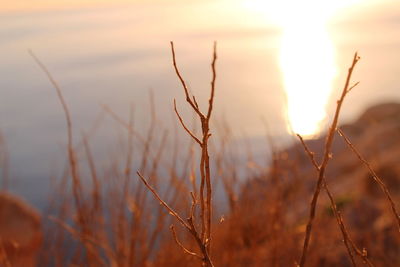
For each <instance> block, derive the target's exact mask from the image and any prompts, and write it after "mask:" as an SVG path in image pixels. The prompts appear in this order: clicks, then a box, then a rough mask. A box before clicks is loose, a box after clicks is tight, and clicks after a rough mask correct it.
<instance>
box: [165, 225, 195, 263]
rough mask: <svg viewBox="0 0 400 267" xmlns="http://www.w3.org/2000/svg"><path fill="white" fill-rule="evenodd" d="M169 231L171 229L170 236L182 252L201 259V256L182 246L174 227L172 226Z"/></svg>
mask: <svg viewBox="0 0 400 267" xmlns="http://www.w3.org/2000/svg"><path fill="white" fill-rule="evenodd" d="M170 229H171V232H172V235H173V236H174V240H175V242H176V244H178V246H179V247H180V248H181V249H182V250H183V252H185V253H187V254H189V255H192V256H195V257H197V258H200V259H201V256H199V255H197V254H196V253H194V252H192V251H190V250H188V249H187V248H185V246H183V245H182V243H181V242H180V241H179V239H178V236H177V235H176V232H175V227H174V226H173V225H171V226H170Z"/></svg>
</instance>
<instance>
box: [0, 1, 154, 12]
mask: <svg viewBox="0 0 400 267" xmlns="http://www.w3.org/2000/svg"><path fill="white" fill-rule="evenodd" d="M141 1H142V2H154V0H149V1H143V0H112V1H110V0H12V1H10V0H0V12H1V11H13V10H34V9H49V8H65V7H67V8H68V7H82V6H91V5H94V4H95V5H108V4H118V3H132V2H141Z"/></svg>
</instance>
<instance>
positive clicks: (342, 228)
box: [297, 134, 374, 267]
mask: <svg viewBox="0 0 400 267" xmlns="http://www.w3.org/2000/svg"><path fill="white" fill-rule="evenodd" d="M297 137H298V138H299V139H300V142H301V144H302V145H303V148H304V150H305V151H306V153H307V155H308V157H309V158H310V161H311V162H312V164H313V165H314V167H315V169H316V170H317V171H319V169H320V166H319V165H318V163H317V161H316V160H315V157H314V153H313V152H312V151H311V150H310V149H309V147H308V146H307V144H306V143H305V142H304V139H303V138H302V137H301V135H299V134H297ZM322 186H323V187H324V189H325V192H326V193H327V195H328V198H329V200H330V203H331V207H332V210H333V213H334V215H335V218H336V221H337V223H338V226H339V228H340V231H341V232H342V236H343V242H344V244H345V246H346V249H347V252H348V254H349V257H350V260H351V263H352V264H353V266H356V263H355V261H354V257H353V253H352V251H351V249H350V246H351V248H352V249H353V250H354V251H355V253H356V254H357V255H358V256H360V257H361V258H362V260H363V261H364V262H365V263H366V264H367V265H368V266H370V267H371V266H374V265H373V264H372V263H371V261H370V260H369V259H368V257H367V255H365V253H362V251H361V250H360V249H359V248H358V247H357V246H356V244H355V243H354V241H353V240H352V239H351V237H350V235H349V233H348V231H347V229H346V226H345V225H344V221H343V217H342V214H341V213H340V211H339V210H338V208H337V206H336V203H335V199H334V197H333V194H332V193H331V191H330V189H329V187H328V184H327V183H326V179H325V177H324V179H323V184H322Z"/></svg>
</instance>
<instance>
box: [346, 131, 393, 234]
mask: <svg viewBox="0 0 400 267" xmlns="http://www.w3.org/2000/svg"><path fill="white" fill-rule="evenodd" d="M338 132H339V134H340V136H341V137H343V140H344V141H345V142H346V144H347V145H348V147H349V148H350V149H351V150H352V151H353V152H354V154H356V156H357V157H358V159H359V160H360V161H361V162H362V163H363V164H364V166H365V167H367V169H368V171H369V172H370V174H371V175H372V178H373V179H374V181H375V182H377V183H378V185H379V187H380V188H381V190H382V192H383V193H384V194H385V196H386V198H387V200H388V202H389V205H390V208H391V210H392V213H393V216H394V217H395V220H396V223H397V227H398V230H399V232H400V216H399V213H398V212H397V208H396V204H395V203H394V201H393V199H392V196H391V195H390V193H389V189H388V188H387V186H386V185H385V183H384V182H383V181H382V179H380V178H379V176H378V175H377V174H376V172H375V171H374V170H373V169H372V167H371V165H370V164H369V163H368V161H367V160H366V159H365V158H364V157H363V156H362V155H361V154H360V152H359V151H358V150H357V149H356V147H355V146H354V145H353V144H352V143H351V141H350V140H349V139H348V138H347V137H346V135H345V134H344V133H343V131H342V130H340V129H338Z"/></svg>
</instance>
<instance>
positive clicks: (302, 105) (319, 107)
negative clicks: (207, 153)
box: [0, 0, 400, 177]
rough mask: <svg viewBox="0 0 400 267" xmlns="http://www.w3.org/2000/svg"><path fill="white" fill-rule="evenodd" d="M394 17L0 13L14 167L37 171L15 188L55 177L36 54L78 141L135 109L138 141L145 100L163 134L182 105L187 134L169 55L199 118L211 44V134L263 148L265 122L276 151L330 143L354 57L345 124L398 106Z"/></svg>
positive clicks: (297, 4)
mask: <svg viewBox="0 0 400 267" xmlns="http://www.w3.org/2000/svg"><path fill="white" fill-rule="evenodd" d="M349 3H352V5H349ZM398 14H400V1H394V0H387V1H385V0H364V1H363V0H351V1H338V0H336V1H317V0H303V1H299V0H293V1H290V0H286V1H283V0H282V1H262V0H215V1H212V0H209V1H204V0H203V1H196V0H189V1H188V0H185V1H183V0H174V1H171V0H168V1H167V0H166V1H162V0H154V1H148V0H146V1H145V0H143V1H141V0H136V1H125V0H117V1H106V0H93V1H90V0H86V1H78V0H72V1H44V0H42V1H41V0H38V1H33V0H15V1H5V0H0V18H1V23H0V58H1V59H2V60H1V63H0V77H1V78H0V88H1V89H0V101H1V104H0V122H1V123H0V129H1V130H2V131H3V132H4V135H5V137H6V139H7V142H8V145H9V147H10V150H11V151H13V158H14V162H15V166H17V165H18V164H21V162H22V163H23V164H25V165H26V166H29V167H27V168H25V169H24V170H19V171H20V172H28V171H27V170H29V173H21V174H19V175H20V176H21V177H24V176H28V175H32V174H33V173H36V175H37V176H42V175H43V170H44V169H46V168H47V167H48V166H47V165H46V166H43V165H40V164H47V163H46V162H47V161H46V159H49V158H53V156H54V154H56V152H55V151H57V149H55V147H56V148H58V145H59V144H60V143H63V141H64V138H65V124H64V121H63V114H62V109H61V108H60V106H59V103H58V102H57V99H56V97H55V94H54V89H53V88H52V87H51V85H50V84H49V82H48V80H47V79H46V77H45V76H44V75H43V73H42V72H41V71H40V70H39V69H38V68H37V66H36V65H35V64H34V62H33V61H32V58H31V57H30V56H29V54H28V53H27V50H28V49H31V50H33V51H34V52H35V54H36V55H37V56H38V57H39V58H40V59H41V60H42V61H43V62H44V63H45V64H46V65H47V66H48V68H49V70H50V71H51V72H52V74H53V75H54V76H55V78H56V79H57V81H59V83H60V85H61V86H62V88H63V91H64V94H65V98H66V99H67V102H68V104H69V107H70V109H71V113H72V117H73V120H74V126H75V127H76V134H79V133H80V131H81V130H87V128H88V127H89V126H88V125H91V124H92V122H93V121H95V120H96V117H97V115H98V113H99V112H100V111H101V105H102V104H106V105H108V106H110V107H111V108H112V109H113V110H114V111H115V112H116V113H118V114H120V115H121V116H124V115H126V114H127V110H128V109H129V105H130V104H132V103H134V104H135V106H136V110H137V113H136V116H137V125H138V128H140V129H147V125H148V123H149V113H148V106H149V104H148V99H149V94H150V93H149V92H150V89H151V90H153V93H154V96H155V97H154V101H155V102H156V107H157V113H158V115H159V117H160V121H161V122H162V123H161V124H160V125H161V126H162V127H170V128H172V126H171V125H173V123H176V118H175V117H174V114H173V108H172V103H173V99H174V98H176V100H177V103H178V106H179V107H180V108H181V111H182V115H183V116H184V117H185V118H186V119H188V121H190V118H191V117H190V116H191V113H190V110H188V109H187V108H186V106H185V105H184V103H185V102H184V98H183V95H182V90H181V89H182V88H181V87H180V84H179V81H178V80H177V78H176V76H175V73H174V71H173V68H172V65H171V54H170V47H169V41H171V40H173V41H174V42H175V45H176V50H177V59H178V63H179V66H180V67H181V69H182V73H183V75H184V77H185V79H186V80H187V82H188V84H189V86H190V88H191V90H192V92H193V93H194V94H195V95H196V97H197V99H199V103H200V105H204V104H205V103H207V98H208V89H209V81H210V59H211V50H212V44H213V42H214V41H215V40H216V41H217V42H218V55H219V58H218V62H217V73H218V76H217V92H216V99H215V101H216V102H215V119H216V121H217V120H220V119H222V118H224V119H226V121H227V122H228V123H229V125H230V126H231V127H232V129H233V130H234V131H235V132H236V133H237V135H238V136H247V137H249V138H254V140H256V138H257V137H260V136H262V138H264V137H263V136H264V134H265V124H263V123H262V121H263V119H265V121H267V122H268V125H269V128H270V133H271V134H272V135H273V136H274V138H276V140H278V141H282V140H283V141H282V143H284V142H287V140H289V139H290V136H288V131H289V132H290V131H294V132H298V133H301V134H303V135H305V136H308V135H312V134H314V133H318V132H323V131H324V130H325V129H326V123H327V122H328V121H329V118H330V117H331V114H332V110H333V109H334V107H335V103H336V98H337V95H338V92H339V91H340V89H341V88H342V86H343V80H344V78H345V76H346V71H347V68H348V66H349V64H350V61H351V59H352V56H353V54H354V52H355V51H359V53H360V55H361V58H362V59H361V61H360V63H359V66H357V69H356V72H355V75H354V81H361V83H360V86H359V87H358V88H357V89H356V90H353V91H352V92H351V94H350V95H349V97H348V99H347V100H346V103H345V105H344V107H343V113H342V117H341V122H345V123H346V122H351V121H353V120H355V119H356V118H357V117H358V116H359V115H360V114H361V113H362V112H363V111H364V110H365V109H366V108H368V107H369V106H371V105H374V104H377V103H380V102H387V101H400V91H399V88H398V87H399V86H398V85H399V84H400V78H399V75H398V69H399V67H400V66H399V62H400V27H399V25H400V17H399V15H398ZM38 103H40V105H38ZM105 125H106V126H107V127H103V128H102V129H100V130H99V133H98V135H97V136H96V138H94V141H93V142H94V143H95V144H97V146H96V149H98V150H99V151H100V152H99V153H98V154H99V155H102V154H106V155H108V153H104V151H105V150H106V149H107V145H108V144H109V143H110V139H111V138H110V136H113V135H115V131H114V129H115V128H116V127H115V124H113V122H112V121H106V122H105ZM161 126H160V127H161ZM171 132H173V130H172V131H171ZM263 140H264V139H263ZM290 140H292V139H290ZM256 147H257V148H260V149H261V146H256ZM32 159H34V160H32ZM35 160H36V161H40V164H38V163H37V162H35Z"/></svg>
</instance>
